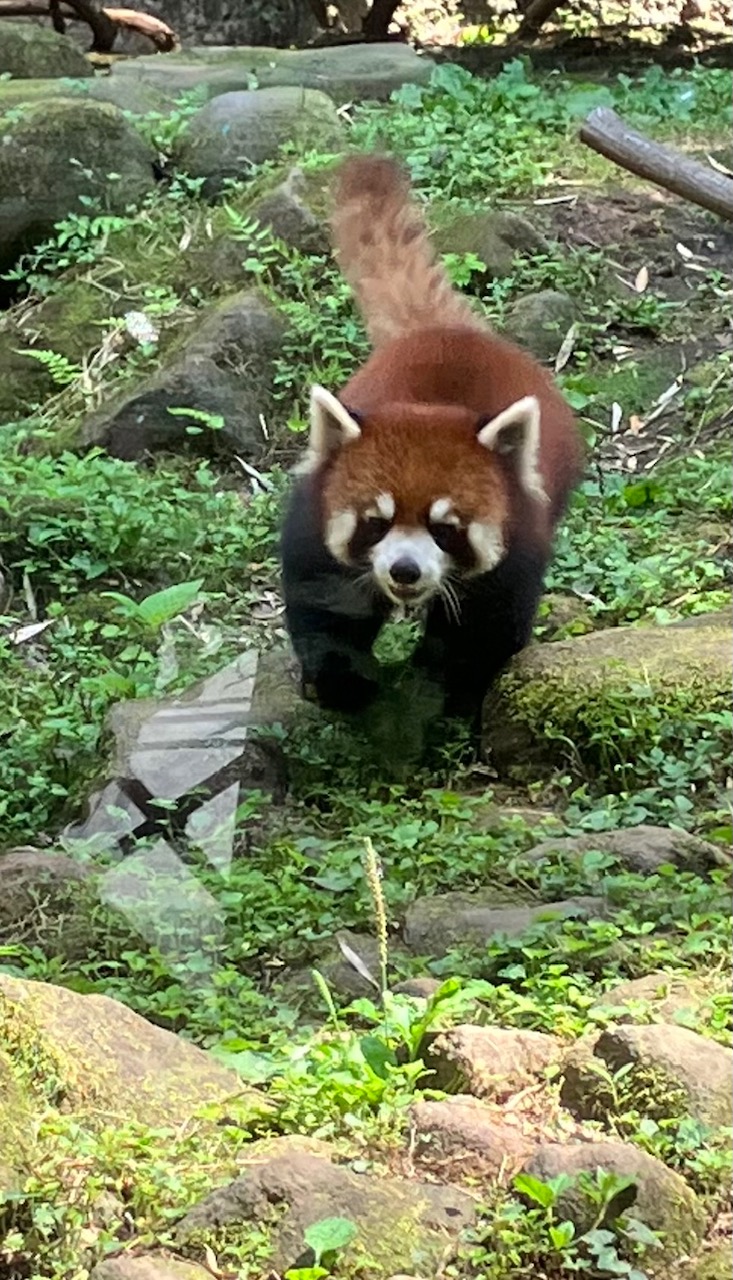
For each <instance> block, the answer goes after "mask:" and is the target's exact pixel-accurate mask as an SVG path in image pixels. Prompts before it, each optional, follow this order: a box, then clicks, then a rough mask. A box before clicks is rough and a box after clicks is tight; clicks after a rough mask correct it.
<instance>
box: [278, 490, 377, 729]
mask: <svg viewBox="0 0 733 1280" xmlns="http://www.w3.org/2000/svg"><path fill="white" fill-rule="evenodd" d="M281 555H282V569H283V592H284V596H285V620H286V624H287V628H288V632H289V635H290V639H291V641H292V644H293V648H294V649H295V653H296V655H297V657H298V659H299V661H300V664H301V668H302V688H303V693H304V694H305V695H306V696H308V697H311V698H312V699H313V700H315V701H317V702H318V703H319V704H320V705H321V706H322V707H324V708H326V709H327V710H330V711H341V712H347V713H354V712H358V711H362V710H363V709H364V708H365V707H366V706H368V705H369V703H370V702H372V701H373V699H374V698H375V697H376V695H377V693H378V691H379V683H378V670H379V667H378V664H377V662H376V660H375V658H374V657H373V655H372V648H373V646H374V642H375V640H376V638H377V636H378V635H379V632H380V630H381V628H382V626H383V624H384V622H385V620H386V618H387V617H388V615H389V612H390V608H389V604H388V602H387V601H386V599H384V598H383V597H379V596H377V595H376V594H375V593H374V591H373V590H370V587H369V584H368V582H367V581H366V580H365V579H364V575H363V574H360V573H359V572H358V571H357V570H352V569H349V568H347V567H345V566H343V565H340V564H339V563H338V561H336V560H335V559H334V558H333V556H332V555H331V554H330V552H329V551H328V549H327V548H326V546H325V544H324V541H323V537H322V534H321V531H320V527H319V520H318V504H317V496H316V493H315V491H314V489H313V487H312V484H311V483H309V482H307V481H306V482H303V483H301V484H300V485H299V486H298V487H297V488H296V489H295V491H294V493H293V496H292V499H291V503H290V507H289V510H288V513H287V516H286V519H285V525H284V528H283V536H282V544H281Z"/></svg>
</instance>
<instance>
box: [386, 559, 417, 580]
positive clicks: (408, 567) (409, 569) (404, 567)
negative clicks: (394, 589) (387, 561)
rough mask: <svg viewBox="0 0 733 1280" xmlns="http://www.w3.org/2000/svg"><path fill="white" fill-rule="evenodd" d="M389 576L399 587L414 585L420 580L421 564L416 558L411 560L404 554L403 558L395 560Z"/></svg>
mask: <svg viewBox="0 0 733 1280" xmlns="http://www.w3.org/2000/svg"><path fill="white" fill-rule="evenodd" d="M389 576H390V578H391V579H392V581H393V582H396V583H397V586H398V587H414V585H415V583H416V582H419V581H420V577H421V571H420V566H419V564H418V563H417V561H415V560H411V559H410V558H409V556H402V557H401V559H399V560H395V562H394V564H392V565H390V567H389Z"/></svg>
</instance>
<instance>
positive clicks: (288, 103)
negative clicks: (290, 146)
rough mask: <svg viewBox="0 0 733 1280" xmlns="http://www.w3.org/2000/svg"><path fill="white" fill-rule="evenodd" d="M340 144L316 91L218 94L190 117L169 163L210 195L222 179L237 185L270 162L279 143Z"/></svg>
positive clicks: (337, 123)
mask: <svg viewBox="0 0 733 1280" xmlns="http://www.w3.org/2000/svg"><path fill="white" fill-rule="evenodd" d="M343 139H344V126H343V124H342V122H341V120H340V118H339V115H338V113H337V111H336V107H335V106H334V104H333V102H332V101H331V99H330V98H329V97H327V95H326V94H325V93H321V92H320V91H319V90H318V89H298V88H289V87H287V86H284V87H282V88H276V89H257V90H255V91H250V90H246V89H245V90H238V91H236V92H233V93H223V94H221V95H220V96H219V97H217V98H213V99H212V100H211V102H208V103H207V104H206V106H205V107H202V108H201V110H200V111H197V112H196V115H195V116H193V117H192V118H191V120H190V122H189V124H188V128H187V129H186V130H185V132H184V133H183V135H182V136H181V139H180V141H179V143H178V146H177V147H176V153H175V162H176V165H177V166H178V168H180V169H184V170H185V172H186V173H188V174H190V175H191V177H194V178H203V179H205V181H204V192H205V194H206V195H209V196H213V195H218V194H219V192H220V191H221V190H222V187H223V185H224V183H225V182H226V180H227V179H228V178H231V179H240V180H241V179H242V178H244V177H247V174H248V171H249V170H250V168H251V166H253V165H258V164H262V163H263V161H265V160H272V159H273V157H274V156H275V155H277V152H278V151H279V149H280V147H281V146H282V145H283V144H284V143H285V142H293V143H296V144H299V145H300V146H312V147H318V146H320V147H321V148H326V149H329V148H339V147H340V146H342V145H343Z"/></svg>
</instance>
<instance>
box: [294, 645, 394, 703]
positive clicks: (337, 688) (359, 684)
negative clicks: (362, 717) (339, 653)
mask: <svg viewBox="0 0 733 1280" xmlns="http://www.w3.org/2000/svg"><path fill="white" fill-rule="evenodd" d="M378 693H379V684H378V682H377V681H376V680H372V679H370V678H369V677H368V676H363V675H360V674H359V673H358V672H357V671H354V670H353V668H352V667H351V666H350V665H349V663H348V659H345V658H334V659H332V661H331V662H329V663H328V665H327V666H324V667H322V668H321V670H320V671H318V672H316V673H314V674H305V673H304V674H303V678H302V681H301V694H302V696H303V697H304V698H305V699H306V700H307V701H309V702H315V703H317V705H318V706H319V707H322V708H323V710H324V711H336V712H340V713H341V714H342V715H358V714H359V713H360V712H362V711H365V710H366V708H367V707H369V706H370V705H371V704H372V703H373V702H374V700H375V698H376V697H377V694H378Z"/></svg>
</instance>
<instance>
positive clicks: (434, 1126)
mask: <svg viewBox="0 0 733 1280" xmlns="http://www.w3.org/2000/svg"><path fill="white" fill-rule="evenodd" d="M431 1083H432V1082H431ZM410 1126H411V1129H412V1132H413V1134H414V1135H415V1137H416V1138H417V1142H418V1149H420V1150H421V1152H422V1153H426V1154H428V1153H429V1155H430V1157H431V1158H433V1157H438V1158H444V1157H446V1156H455V1155H460V1156H461V1158H462V1159H464V1160H465V1158H466V1155H467V1154H469V1153H470V1156H471V1167H472V1171H473V1169H474V1167H475V1166H479V1167H480V1169H481V1172H482V1173H483V1174H484V1175H486V1174H490V1175H493V1176H494V1177H496V1176H498V1175H499V1174H500V1173H501V1174H509V1173H511V1172H514V1173H517V1172H518V1171H519V1169H520V1168H521V1167H522V1165H523V1164H525V1162H526V1160H527V1158H528V1157H529V1156H530V1154H531V1153H532V1150H533V1148H534V1145H535V1144H534V1143H533V1142H531V1141H530V1140H529V1139H527V1138H526V1137H525V1136H524V1134H523V1133H522V1132H521V1131H520V1130H519V1129H518V1128H517V1127H516V1126H513V1125H510V1124H505V1123H503V1122H502V1121H501V1120H498V1119H497V1117H496V1115H495V1114H494V1113H492V1112H490V1111H489V1110H488V1109H486V1108H484V1107H483V1106H482V1105H481V1103H480V1102H478V1101H477V1100H476V1099H475V1098H471V1097H457V1098H449V1099H447V1100H446V1101H445V1102H416V1103H414V1105H413V1106H412V1107H411V1108H410Z"/></svg>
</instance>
